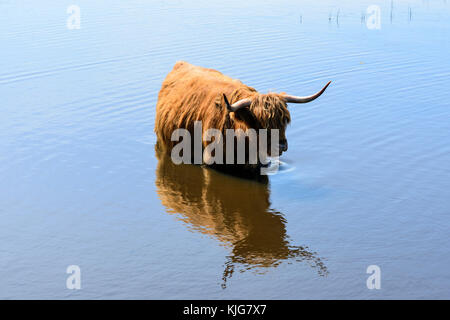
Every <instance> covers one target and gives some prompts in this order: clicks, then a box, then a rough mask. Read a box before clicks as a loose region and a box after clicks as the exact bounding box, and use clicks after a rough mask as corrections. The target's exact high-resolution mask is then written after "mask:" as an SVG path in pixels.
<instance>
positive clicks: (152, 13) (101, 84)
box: [0, 0, 450, 299]
mask: <svg viewBox="0 0 450 320" xmlns="http://www.w3.org/2000/svg"><path fill="white" fill-rule="evenodd" d="M74 4H76V5H78V6H79V7H80V9H81V16H80V17H81V20H80V22H81V25H80V26H81V29H74V30H70V29H67V27H66V21H67V18H68V17H69V15H70V14H68V13H67V12H66V10H67V6H68V4H66V3H61V4H54V3H53V2H50V1H39V3H38V2H37V1H22V2H20V4H18V3H17V2H15V1H2V3H1V4H0V9H1V11H2V13H3V14H2V19H1V20H0V29H1V30H2V32H1V33H0V40H1V42H0V43H1V44H2V49H1V53H0V55H1V60H0V61H1V68H0V96H1V98H2V99H1V111H2V116H1V117H0V164H1V165H0V179H1V182H2V183H1V184H0V228H1V232H0V243H1V245H0V298H255V299H257V298H285V299H297V298H363V299H366V298H447V299H448V298H450V295H449V288H450V271H449V270H450V269H449V265H450V239H449V229H450V228H449V227H450V217H449V214H450V194H449V190H450V121H449V120H450V105H449V101H450V90H448V83H449V80H450V63H449V62H448V53H449V52H450V45H449V44H450V41H449V31H450V4H449V3H447V2H446V1H438V0H436V1H393V2H391V1H346V2H345V3H342V4H341V3H340V1H320V2H318V1H301V2H299V1H277V2H273V3H267V2H264V3H260V2H259V1H253V0H252V1H245V2H243V1H228V2H226V3H225V2H222V1H220V2H219V1H217V2H215V3H211V2H210V1H196V2H195V3H192V1H189V2H188V1H127V2H126V3H124V2H119V1H113V2H111V1H110V2H108V3H106V2H100V1H81V0H80V1H75V3H74ZM372 4H376V5H378V6H379V8H380V9H381V20H380V21H381V29H379V30H372V29H369V28H368V24H369V23H370V22H371V20H370V19H371V17H370V15H368V14H367V13H366V9H367V7H368V6H369V5H372ZM177 60H185V61H189V62H190V63H193V64H196V65H201V66H204V67H210V68H214V69H217V70H220V71H221V72H223V73H225V74H227V75H230V76H232V77H234V78H238V79H240V80H242V81H243V82H244V83H246V84H248V85H250V86H252V87H254V88H256V89H258V90H259V91H261V92H267V91H269V90H272V91H285V92H289V93H291V94H297V95H306V94H310V93H312V92H315V91H316V90H317V89H319V88H320V87H321V86H322V85H323V84H324V83H325V82H326V81H328V80H333V83H332V85H331V86H330V87H329V88H328V90H327V92H326V93H325V94H324V95H323V96H322V97H320V98H319V99H318V100H316V101H315V102H312V103H310V104H305V105H292V106H290V111H291V117H292V124H291V125H290V127H289V128H288V131H287V138H288V140H289V151H288V152H287V153H285V154H283V156H282V158H281V161H282V165H281V170H280V172H279V173H278V174H276V175H272V176H270V177H269V178H268V180H267V181H259V182H258V181H251V180H243V179H238V178H234V177H231V176H227V175H224V174H221V173H218V172H216V171H213V170H209V169H205V168H201V167H198V166H188V165H184V166H175V165H174V164H173V163H172V162H171V161H170V159H168V158H167V157H166V156H164V155H161V154H157V153H155V148H154V144H155V142H156V140H155V135H154V133H153V127H154V119H155V105H156V99H157V94H158V91H159V89H160V86H161V83H162V81H163V79H164V77H165V76H166V74H167V73H168V72H169V71H170V70H171V68H172V67H173V65H174V63H175V62H176V61H177ZM69 265H78V266H80V268H81V275H82V276H81V279H82V280H81V281H82V282H81V283H82V284H81V286H82V288H81V290H68V289H66V278H67V277H68V274H66V268H67V266H69ZM369 265H378V266H379V267H380V268H381V290H369V289H367V287H366V279H367V277H368V276H369V275H368V274H366V269H367V267H368V266H369Z"/></svg>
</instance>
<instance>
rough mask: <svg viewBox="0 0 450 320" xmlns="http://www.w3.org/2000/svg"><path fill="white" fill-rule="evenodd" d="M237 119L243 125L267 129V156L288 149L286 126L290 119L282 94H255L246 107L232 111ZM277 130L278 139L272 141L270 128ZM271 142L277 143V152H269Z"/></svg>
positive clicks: (279, 153) (256, 128) (257, 129)
mask: <svg viewBox="0 0 450 320" xmlns="http://www.w3.org/2000/svg"><path fill="white" fill-rule="evenodd" d="M234 117H235V119H237V120H238V121H242V122H244V123H245V127H247V128H253V129H255V130H256V131H257V132H259V129H267V151H268V155H269V156H278V155H281V154H282V153H283V152H285V151H287V149H288V142H287V139H286V127H287V125H288V124H289V123H290V121H291V117H290V114H289V110H288V109H287V105H286V101H285V100H284V98H283V96H280V95H278V94H274V93H269V94H257V95H256V96H254V97H253V98H252V101H251V104H250V105H249V106H248V107H245V108H240V109H239V110H236V111H235V112H234ZM274 129H275V130H278V141H272V139H271V137H272V130H274ZM273 143H277V144H278V154H271V153H272V152H271V149H272V145H273Z"/></svg>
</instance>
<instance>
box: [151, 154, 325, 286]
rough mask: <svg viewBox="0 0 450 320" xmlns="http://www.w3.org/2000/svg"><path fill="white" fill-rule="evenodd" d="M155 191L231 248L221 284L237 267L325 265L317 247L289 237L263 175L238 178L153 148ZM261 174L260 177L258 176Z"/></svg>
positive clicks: (172, 209)
mask: <svg viewBox="0 0 450 320" xmlns="http://www.w3.org/2000/svg"><path fill="white" fill-rule="evenodd" d="M156 157H157V158H158V165H157V169H156V187H157V193H158V195H159V198H160V200H161V202H162V204H163V205H164V206H165V207H166V209H167V212H168V213H170V214H177V217H178V218H179V219H180V220H182V221H183V222H185V223H186V225H187V226H188V228H189V229H190V230H192V231H194V232H199V233H202V234H205V235H209V236H212V237H214V238H215V239H217V240H218V241H220V243H221V245H224V246H225V247H227V248H229V249H230V251H231V252H230V255H229V256H227V257H226V262H225V264H224V267H225V269H224V272H223V276H222V280H223V282H222V287H223V288H226V283H227V280H228V279H229V278H231V276H232V275H233V273H234V272H235V271H239V272H244V271H246V270H254V271H256V272H264V271H265V270H267V268H273V267H277V266H278V265H280V264H281V263H282V262H284V261H285V262H287V263H292V262H294V261H303V262H306V263H308V264H309V265H310V266H311V267H312V268H314V269H316V270H317V273H318V274H319V275H321V276H325V275H327V274H328V271H327V268H326V266H325V264H324V263H323V262H322V260H321V259H320V258H319V257H317V255H316V253H315V252H311V251H309V249H308V248H307V247H305V246H295V245H292V244H291V243H290V239H289V236H288V235H287V234H286V219H285V218H284V216H283V214H282V213H280V212H278V211H276V210H273V209H271V208H270V201H269V196H270V191H269V184H268V180H267V177H266V176H263V178H262V179H259V180H252V179H240V178H236V177H233V176H231V175H227V174H224V173H221V172H218V171H216V170H213V169H211V168H205V167H202V166H198V165H189V164H187V165H186V164H180V165H175V164H174V163H173V162H172V160H171V159H170V157H169V156H168V155H167V154H166V153H164V152H162V151H159V150H158V148H156ZM261 180H262V181H261Z"/></svg>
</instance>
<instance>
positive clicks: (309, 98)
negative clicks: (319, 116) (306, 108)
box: [284, 81, 331, 103]
mask: <svg viewBox="0 0 450 320" xmlns="http://www.w3.org/2000/svg"><path fill="white" fill-rule="evenodd" d="M330 83H331V81H329V82H328V83H327V84H326V85H325V87H323V88H322V89H321V90H320V91H319V92H317V93H315V94H313V95H311V96H307V97H297V96H290V95H285V96H284V100H285V101H286V102H292V103H306V102H310V101H313V100H315V99H317V98H318V97H320V95H321V94H322V93H323V92H324V91H325V89H326V88H327V87H328V86H329V85H330Z"/></svg>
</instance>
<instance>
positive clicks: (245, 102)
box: [223, 93, 252, 112]
mask: <svg viewBox="0 0 450 320" xmlns="http://www.w3.org/2000/svg"><path fill="white" fill-rule="evenodd" d="M223 99H224V100H225V103H226V105H227V109H228V111H230V112H236V111H238V110H239V109H241V108H245V107H249V106H250V105H251V104H252V100H250V99H248V98H246V99H241V100H239V101H236V102H235V103H233V104H232V105H230V103H229V102H228V99H227V96H226V95H225V93H224V94H223Z"/></svg>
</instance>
